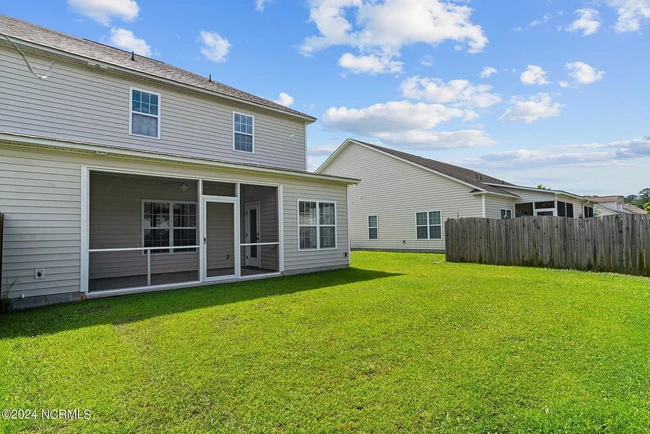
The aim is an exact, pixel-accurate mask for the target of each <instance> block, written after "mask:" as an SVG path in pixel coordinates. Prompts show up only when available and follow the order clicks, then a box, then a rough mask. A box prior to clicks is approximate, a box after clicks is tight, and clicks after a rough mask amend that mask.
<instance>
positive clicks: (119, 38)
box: [111, 29, 151, 57]
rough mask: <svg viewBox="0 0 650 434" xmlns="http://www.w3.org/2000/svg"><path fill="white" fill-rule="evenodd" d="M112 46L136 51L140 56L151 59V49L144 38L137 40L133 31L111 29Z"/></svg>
mask: <svg viewBox="0 0 650 434" xmlns="http://www.w3.org/2000/svg"><path fill="white" fill-rule="evenodd" d="M111 44H112V45H114V46H116V47H118V48H121V49H123V50H126V51H134V52H135V54H139V55H140V56H145V57H151V47H150V46H149V45H148V44H147V41H145V40H144V39H142V38H137V37H136V36H135V35H134V34H133V32H132V31H130V30H125V29H111Z"/></svg>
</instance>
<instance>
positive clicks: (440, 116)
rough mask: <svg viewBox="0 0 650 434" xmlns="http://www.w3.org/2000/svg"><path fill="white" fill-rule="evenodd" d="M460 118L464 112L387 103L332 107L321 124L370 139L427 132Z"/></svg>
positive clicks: (427, 105)
mask: <svg viewBox="0 0 650 434" xmlns="http://www.w3.org/2000/svg"><path fill="white" fill-rule="evenodd" d="M463 116H465V111H464V110H461V109H458V108H450V107H445V106H444V105H442V104H425V103H415V104H414V103H411V102H409V101H391V102H387V103H385V104H374V105H372V106H370V107H366V108H363V109H348V108H347V107H339V108H336V107H332V108H330V109H328V110H327V111H326V112H325V114H324V115H323V124H324V125H325V126H326V127H328V128H331V129H334V130H341V131H349V132H353V133H355V134H362V135H374V134H376V133H377V132H387V131H390V132H402V131H409V130H418V129H429V128H433V127H435V126H437V125H438V124H440V123H442V122H447V121H450V120H452V119H455V118H462V117H463Z"/></svg>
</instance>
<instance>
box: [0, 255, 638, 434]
mask: <svg viewBox="0 0 650 434" xmlns="http://www.w3.org/2000/svg"><path fill="white" fill-rule="evenodd" d="M352 265H353V268H351V269H348V270H341V271H333V272H325V273H318V274H310V275H304V276H294V277H287V278H279V279H270V280H263V281H251V282H245V283H239V284H232V285H220V286H214V287H209V288H202V289H190V290H178V291H168V292H160V293H152V294H143V295H136V296H128V297H120V298H112V299H104V300H95V301H86V302H81V303H73V304H69V305H64V306H54V307H49V308H45V309H38V310H33V311H27V312H19V313H15V314H11V315H6V316H4V317H0V408H16V409H41V408H46V409H52V408H64V409H81V410H83V409H89V410H90V411H91V414H92V418H91V420H89V421H85V420H77V421H73V420H68V421H62V420H57V421H52V420H42V419H40V415H39V420H37V421H33V420H29V421H7V420H0V424H1V425H0V431H2V432H13V431H19V430H26V431H28V432H29V431H33V432H42V431H45V432H61V431H64V432H125V433H126V432H151V433H166V432H178V433H188V432H206V431H212V432H246V433H248V432H264V433H267V432H376V433H387V432H501V433H502V432H535V433H537V432H549V433H550V432H579V433H582V432H613V433H618V432H650V429H649V428H648V427H650V279H641V278H635V277H629V276H614V275H602V274H600V275H599V274H590V273H580V272H571V271H554V270H541V269H527V268H513V267H495V266H484V265H469V264H447V263H445V262H444V257H443V256H442V255H431V254H393V253H368V252H357V253H354V254H353V257H352Z"/></svg>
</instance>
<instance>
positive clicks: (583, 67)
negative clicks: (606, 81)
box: [565, 62, 605, 84]
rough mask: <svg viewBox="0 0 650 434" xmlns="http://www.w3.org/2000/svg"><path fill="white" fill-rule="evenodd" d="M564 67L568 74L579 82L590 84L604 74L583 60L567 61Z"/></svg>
mask: <svg viewBox="0 0 650 434" xmlns="http://www.w3.org/2000/svg"><path fill="white" fill-rule="evenodd" d="M565 68H566V69H567V70H568V71H569V75H570V76H571V77H573V79H574V80H575V81H576V82H578V83H579V84H591V83H594V82H596V81H598V80H601V79H602V78H603V77H604V76H605V71H599V70H597V69H596V68H594V67H592V66H590V65H587V64H586V63H584V62H572V63H567V64H566V65H565Z"/></svg>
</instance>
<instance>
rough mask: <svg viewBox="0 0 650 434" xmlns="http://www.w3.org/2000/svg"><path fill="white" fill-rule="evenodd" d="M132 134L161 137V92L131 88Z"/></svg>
mask: <svg viewBox="0 0 650 434" xmlns="http://www.w3.org/2000/svg"><path fill="white" fill-rule="evenodd" d="M131 134H135V135H138V136H147V137H155V138H158V137H160V94H157V93H152V92H144V91H142V90H137V89H131Z"/></svg>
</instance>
